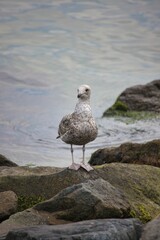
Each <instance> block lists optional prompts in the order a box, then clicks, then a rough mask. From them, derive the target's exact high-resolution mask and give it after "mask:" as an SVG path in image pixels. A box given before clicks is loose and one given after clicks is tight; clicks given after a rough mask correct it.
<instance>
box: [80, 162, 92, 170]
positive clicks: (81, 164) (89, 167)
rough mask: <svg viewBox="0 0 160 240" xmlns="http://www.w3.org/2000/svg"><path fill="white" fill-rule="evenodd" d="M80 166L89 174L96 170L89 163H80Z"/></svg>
mask: <svg viewBox="0 0 160 240" xmlns="http://www.w3.org/2000/svg"><path fill="white" fill-rule="evenodd" d="M80 166H81V167H82V168H84V169H85V170H86V171H87V172H90V171H91V170H94V169H93V168H92V167H91V166H90V165H89V164H88V163H83V162H81V163H80Z"/></svg>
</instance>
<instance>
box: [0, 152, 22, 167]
mask: <svg viewBox="0 0 160 240" xmlns="http://www.w3.org/2000/svg"><path fill="white" fill-rule="evenodd" d="M0 166H7V167H17V166H18V165H17V164H16V163H14V162H12V161H11V160H9V159H8V158H6V157H5V156H3V155H2V154H0Z"/></svg>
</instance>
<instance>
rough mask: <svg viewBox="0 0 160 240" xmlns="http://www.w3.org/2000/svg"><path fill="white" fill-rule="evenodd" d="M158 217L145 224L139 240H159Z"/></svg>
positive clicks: (159, 222) (159, 218) (159, 217)
mask: <svg viewBox="0 0 160 240" xmlns="http://www.w3.org/2000/svg"><path fill="white" fill-rule="evenodd" d="M159 228H160V215H159V216H158V217H157V218H155V219H154V220H152V221H150V222H149V223H147V224H146V226H145V228H144V231H143V234H142V238H141V240H159V239H160V229H159Z"/></svg>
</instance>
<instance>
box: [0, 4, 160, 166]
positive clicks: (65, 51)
mask: <svg viewBox="0 0 160 240" xmlns="http://www.w3.org/2000/svg"><path fill="white" fill-rule="evenodd" d="M159 39H160V1H159V0H139V1H135V0H114V1H111V0H107V1H106V0H99V1H98V0H97V1H93V0H92V1H91V0H90V1H72V0H54V1H53V0H46V1H42V0H38V1H37V0H25V1H24V0H22V1H19V0H2V1H0V84H1V88H0V91H1V93H0V103H1V105H0V153H2V154H5V155H6V156H7V157H9V158H11V159H12V160H13V161H15V162H16V163H18V164H20V165H26V164H34V165H49V166H51V165H52V166H62V167H63V166H67V165H68V164H69V162H70V151H69V146H68V145H66V144H65V143H63V142H61V141H60V140H57V139H56V136H57V128H58V124H59V121H60V120H61V118H62V117H63V116H64V115H65V114H67V113H70V112H72V111H73V109H74V106H75V103H76V101H77V100H76V89H77V87H78V86H79V85H80V84H83V83H86V84H89V85H91V87H92V100H91V103H92V109H93V114H94V116H95V117H96V119H97V122H98V125H99V135H98V138H97V139H96V140H95V141H94V142H92V143H90V144H88V147H87V149H86V157H87V158H89V157H90V154H91V153H92V152H93V151H94V150H96V149H97V148H100V147H104V146H116V145H119V144H120V143H122V142H126V141H132V142H143V141H147V140H151V139H155V138H159V137H160V131H159V129H160V121H159V120H158V119H157V120H154V121H146V122H141V121H139V122H137V123H132V124H126V123H125V122H122V121H118V120H115V119H113V118H109V119H101V116H102V113H103V111H104V110H105V109H106V108H108V107H109V106H111V104H112V103H113V102H114V101H115V99H116V98H117V96H118V95H119V94H120V93H121V92H122V91H123V90H124V89H125V88H126V87H129V86H133V85H135V84H145V83H147V82H150V81H152V80H154V79H158V78H159V77H160V54H159V52H160V41H159ZM75 155H76V160H77V161H79V160H80V158H81V156H82V153H81V149H79V147H76V148H75Z"/></svg>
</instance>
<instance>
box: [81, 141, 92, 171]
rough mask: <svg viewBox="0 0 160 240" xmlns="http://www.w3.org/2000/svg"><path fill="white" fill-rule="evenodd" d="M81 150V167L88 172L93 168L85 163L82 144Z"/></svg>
mask: <svg viewBox="0 0 160 240" xmlns="http://www.w3.org/2000/svg"><path fill="white" fill-rule="evenodd" d="M82 151H83V159H82V162H81V167H82V168H84V169H85V170H86V171H87V172H89V171H91V170H93V168H92V167H91V166H90V165H89V164H88V163H85V145H83V147H82Z"/></svg>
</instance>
